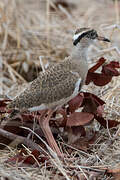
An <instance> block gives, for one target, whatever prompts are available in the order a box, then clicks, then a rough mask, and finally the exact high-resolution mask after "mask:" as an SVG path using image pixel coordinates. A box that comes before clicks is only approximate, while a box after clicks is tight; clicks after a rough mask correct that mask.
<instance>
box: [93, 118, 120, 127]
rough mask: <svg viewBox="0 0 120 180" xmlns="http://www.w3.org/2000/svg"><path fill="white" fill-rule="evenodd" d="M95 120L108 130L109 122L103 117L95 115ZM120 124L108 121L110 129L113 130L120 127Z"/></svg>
mask: <svg viewBox="0 0 120 180" xmlns="http://www.w3.org/2000/svg"><path fill="white" fill-rule="evenodd" d="M95 119H96V120H97V121H98V122H99V123H100V124H101V125H102V126H103V127H104V128H107V122H106V120H105V119H104V118H103V117H100V116H96V115H95ZM119 124H120V122H118V121H115V120H108V128H112V127H116V126H117V125H119Z"/></svg>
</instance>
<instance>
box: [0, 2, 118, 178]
mask: <svg viewBox="0 0 120 180" xmlns="http://www.w3.org/2000/svg"><path fill="white" fill-rule="evenodd" d="M69 2H73V1H69ZM50 5H51V6H52V7H53V8H54V4H53V1H52V0H47V1H40V0H36V1H34V0H26V1H24V0H4V1H3V0H0V69H1V71H0V94H4V95H5V94H9V95H10V96H11V97H13V96H15V95H16V91H13V89H16V87H18V86H17V85H16V84H20V86H19V87H20V88H21V87H22V86H21V84H23V83H24V84H26V83H27V82H29V81H32V80H33V79H34V78H35V77H36V76H37V75H38V73H39V71H40V70H41V67H40V59H39V56H43V62H44V63H47V62H49V63H51V64H52V63H54V62H58V61H59V60H62V59H64V57H65V56H67V55H69V53H70V50H71V48H72V34H73V32H74V30H75V29H76V27H83V26H89V27H93V28H95V29H97V30H98V31H99V32H100V33H101V34H104V35H105V36H107V37H108V38H110V39H111V41H112V43H111V44H109V45H108V44H102V43H101V44H97V45H96V47H93V48H92V49H91V50H90V51H89V55H88V59H90V61H89V62H90V63H89V65H90V66H91V65H93V64H94V62H96V60H97V59H98V58H99V57H101V56H104V57H106V58H107V59H108V61H109V60H118V61H119V58H120V50H119V44H120V26H119V24H118V23H119V22H120V16H119V13H120V12H119V7H120V3H118V1H115V3H114V2H113V1H112V0H111V1H110V0H99V1H97V0H91V1H89V0H82V1H80V2H79V0H75V1H74V5H75V7H74V8H69V10H68V9H65V8H64V7H62V6H60V7H59V10H57V11H50ZM10 89H11V91H10V92H9V90H10ZM85 89H87V91H90V92H92V93H95V94H96V95H99V96H100V97H101V98H102V99H103V100H105V102H106V113H105V116H106V117H107V119H117V120H119V121H120V98H119V97H120V78H119V77H117V78H114V79H113V80H112V82H111V83H109V84H108V85H106V86H105V87H102V88H101V87H95V88H94V85H92V84H91V85H89V86H87V87H84V90H85ZM19 91H20V89H19ZM8 92H9V93H8ZM63 146H66V145H65V144H64V145H63ZM7 149H8V150H3V151H2V150H1V151H0V162H1V165H0V177H1V179H2V177H8V179H12V180H14V179H15V180H17V179H21V180H22V179H25V180H27V179H36V180H37V179H41V180H42V179H43V180H48V179H55V180H57V179H67V180H69V179H74V178H70V176H68V174H69V175H71V176H72V174H77V173H78V174H80V173H82V174H83V176H85V177H86V179H87V178H88V177H87V175H86V174H85V172H84V169H85V165H86V164H87V165H88V168H97V167H116V166H118V165H119V163H120V130H119V129H117V128H116V130H115V129H114V130H109V129H107V130H105V129H102V130H99V139H97V141H96V143H95V144H94V145H91V152H90V153H84V152H82V151H78V150H76V151H74V153H73V154H71V157H74V156H75V154H78V158H76V160H74V163H72V162H71V163H70V162H69V161H66V165H64V164H63V163H62V162H61V161H60V160H59V159H57V158H56V159H51V160H50V161H51V164H52V167H51V170H50V171H49V170H48V169H47V168H46V164H39V168H33V167H17V164H16V166H15V167H13V166H10V165H8V164H6V163H4V164H3V162H4V160H6V159H7V158H8V157H10V156H13V155H14V154H15V152H16V149H11V148H10V147H8V148H7ZM71 169H73V170H72V171H71ZM76 169H77V170H76ZM60 173H61V176H60ZM100 179H105V177H104V176H103V177H100ZM106 179H107V178H106Z"/></svg>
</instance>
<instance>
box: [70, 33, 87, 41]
mask: <svg viewBox="0 0 120 180" xmlns="http://www.w3.org/2000/svg"><path fill="white" fill-rule="evenodd" d="M85 32H87V31H82V32H79V33H77V34H74V36H73V40H74V41H75V40H76V39H78V37H79V36H81V35H82V34H83V33H85Z"/></svg>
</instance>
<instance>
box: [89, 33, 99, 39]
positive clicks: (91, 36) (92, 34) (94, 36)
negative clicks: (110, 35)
mask: <svg viewBox="0 0 120 180" xmlns="http://www.w3.org/2000/svg"><path fill="white" fill-rule="evenodd" d="M97 36H98V35H97V32H96V31H92V32H91V33H90V38H91V39H95V38H96V37H97Z"/></svg>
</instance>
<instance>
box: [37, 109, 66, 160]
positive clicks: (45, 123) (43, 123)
mask: <svg viewBox="0 0 120 180" xmlns="http://www.w3.org/2000/svg"><path fill="white" fill-rule="evenodd" d="M47 112H48V116H47V117H45V114H46V112H45V113H44V117H43V116H42V118H40V120H39V124H40V127H41V129H42V131H43V133H44V135H45V137H46V139H47V142H48V144H49V146H50V147H51V148H52V149H53V151H55V152H56V153H57V155H58V156H60V157H63V154H62V153H61V152H60V149H59V147H58V145H57V143H56V141H55V139H54V137H53V134H52V132H51V129H50V126H49V120H50V117H51V116H52V113H53V111H52V110H48V111H47Z"/></svg>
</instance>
